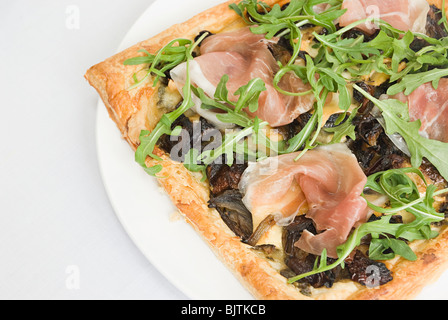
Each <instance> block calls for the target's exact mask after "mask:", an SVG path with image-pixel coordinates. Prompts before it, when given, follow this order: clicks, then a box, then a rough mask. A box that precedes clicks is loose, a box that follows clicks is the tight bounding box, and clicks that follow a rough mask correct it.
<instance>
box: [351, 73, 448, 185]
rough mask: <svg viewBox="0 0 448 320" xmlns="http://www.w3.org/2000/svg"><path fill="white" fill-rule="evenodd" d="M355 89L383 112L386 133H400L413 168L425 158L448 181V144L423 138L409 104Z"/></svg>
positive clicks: (418, 122) (419, 123)
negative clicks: (382, 98) (379, 98)
mask: <svg viewBox="0 0 448 320" xmlns="http://www.w3.org/2000/svg"><path fill="white" fill-rule="evenodd" d="M445 71H448V70H445ZM353 87H354V88H355V89H356V90H358V91H359V92H360V93H361V94H362V95H363V96H364V97H366V98H367V99H369V100H370V101H372V102H373V103H374V104H375V105H376V106H377V107H378V108H379V109H380V110H381V112H382V115H383V117H384V120H385V122H386V128H385V130H386V133H387V134H390V135H392V134H395V133H398V134H400V135H401V136H402V137H403V139H404V140H405V141H406V143H407V146H408V149H409V151H410V153H411V164H412V166H413V167H415V168H418V167H420V165H421V164H422V161H423V158H426V159H428V160H429V161H430V162H431V163H432V164H433V165H434V166H435V167H436V168H437V170H438V171H439V172H440V174H441V175H442V177H444V178H445V179H447V180H448V157H447V156H446V155H447V151H448V143H444V142H441V141H437V140H431V139H427V138H425V137H423V136H421V135H420V133H419V131H420V127H421V121H420V120H417V121H414V122H410V121H409V111H408V106H407V104H405V103H403V102H401V101H399V100H394V99H389V100H378V99H376V98H374V97H373V96H372V95H370V94H369V93H367V92H366V91H364V90H363V89H361V88H360V87H358V86H357V85H356V84H355V85H353Z"/></svg>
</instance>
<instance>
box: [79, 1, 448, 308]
mask: <svg viewBox="0 0 448 320" xmlns="http://www.w3.org/2000/svg"><path fill="white" fill-rule="evenodd" d="M446 12H447V10H446V8H445V1H436V0H428V1H426V0H291V1H276V0H265V1H257V0H240V1H227V2H224V3H222V4H221V5H218V6H216V7H214V8H211V9H209V10H206V11H204V12H202V13H200V14H199V15H197V16H195V17H192V18H191V19H190V20H188V21H186V22H184V23H181V24H176V25H173V26H172V27H171V28H169V29H167V30H165V31H164V32H162V33H160V34H158V35H156V36H155V37H152V38H151V39H148V40H145V41H142V42H140V43H138V44H136V45H134V46H132V47H130V48H129V49H127V50H124V51H123V52H121V53H118V54H116V55H114V56H112V57H110V58H108V59H106V60H105V61H103V62H101V63H99V64H97V65H95V66H93V67H92V68H90V69H89V70H88V71H87V73H86V75H85V77H86V79H87V80H88V82H89V83H90V84H91V85H92V86H93V87H94V88H95V89H96V90H97V92H98V93H99V95H100V97H101V98H102V100H103V102H104V104H105V106H106V107H107V110H108V112H109V115H110V117H111V119H112V120H113V121H114V122H115V123H116V124H117V126H118V129H119V130H120V132H121V133H122V136H123V138H124V139H125V140H126V141H127V142H128V143H129V145H130V146H131V147H132V148H133V150H134V151H135V160H136V162H137V163H138V164H140V165H141V167H142V170H144V171H146V172H147V173H148V174H149V175H150V176H152V177H155V179H157V180H158V181H159V182H160V184H161V185H162V186H163V188H164V190H165V191H166V193H167V194H168V195H169V196H170V198H171V200H172V201H173V203H174V204H175V206H176V207H177V208H178V209H179V211H180V212H181V214H182V215H183V216H184V217H185V220H186V221H187V222H188V223H189V224H190V225H191V226H192V227H193V228H194V229H195V230H196V231H197V232H198V234H199V235H200V236H201V237H202V238H203V239H204V241H205V242H206V243H207V244H208V245H209V246H210V248H211V249H212V250H213V252H214V253H215V254H216V256H217V258H219V259H220V260H221V261H222V262H223V263H224V264H225V265H226V266H227V267H228V268H229V269H230V270H231V271H232V272H233V274H234V275H235V276H236V277H237V278H238V279H239V280H240V281H241V283H242V284H243V285H244V286H245V287H246V288H247V290H248V291H249V292H250V293H251V294H252V295H253V296H254V297H255V298H257V299H279V300H280V299H281V300H286V299H315V300H319V299H411V298H414V297H416V295H417V294H418V293H419V292H420V290H421V289H422V288H423V287H424V286H425V285H427V284H428V283H431V282H432V281H435V280H436V279H437V278H438V277H439V276H440V274H441V273H442V272H443V271H444V270H445V269H446V266H447V265H448V230H447V213H448V183H447V180H448V21H447V18H446ZM153 227H154V228H157V226H153ZM148 232H151V230H148Z"/></svg>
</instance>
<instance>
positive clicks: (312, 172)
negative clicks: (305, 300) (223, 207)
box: [239, 144, 368, 258]
mask: <svg viewBox="0 0 448 320" xmlns="http://www.w3.org/2000/svg"><path fill="white" fill-rule="evenodd" d="M297 156H298V154H297V153H294V154H287V155H282V156H279V157H271V158H268V159H266V160H264V161H261V162H258V163H251V164H250V165H249V167H248V168H247V170H246V171H245V172H244V174H243V176H242V179H241V182H240V185H239V187H240V190H241V192H242V194H243V195H244V197H243V202H244V204H245V205H246V207H247V208H248V209H249V210H250V211H251V212H252V214H253V217H254V225H255V221H261V220H262V219H263V217H266V216H267V215H270V214H274V215H275V217H276V221H277V223H278V224H280V225H288V224H290V223H291V222H292V221H293V220H294V218H295V216H296V215H297V213H298V212H299V211H301V210H302V209H303V208H304V207H306V208H307V210H308V212H307V213H306V216H307V217H309V218H311V219H312V220H313V221H314V223H315V226H316V230H317V231H318V234H317V235H313V234H311V233H310V232H307V231H304V232H303V234H302V236H301V238H300V240H299V241H298V242H297V243H296V246H297V247H299V248H300V249H302V250H304V251H306V252H309V253H312V254H315V255H320V254H321V253H322V251H323V250H324V249H326V250H327V254H328V256H329V257H332V258H337V251H336V248H337V247H338V246H339V245H341V244H343V243H344V242H345V241H346V240H347V238H348V236H349V233H350V231H351V230H352V228H353V227H355V226H356V225H357V224H358V223H364V222H366V221H367V214H368V209H367V203H366V201H365V200H364V199H363V198H362V197H361V193H362V191H363V189H364V186H365V184H366V182H367V177H366V176H365V174H364V173H363V171H362V170H361V168H360V167H359V164H358V161H357V160H356V158H355V156H353V154H352V153H351V152H350V150H349V149H348V148H347V147H346V146H345V145H344V144H337V145H331V146H325V147H319V148H316V149H313V150H310V151H308V152H307V153H306V154H305V155H304V156H303V157H302V158H300V159H299V160H298V161H295V158H297Z"/></svg>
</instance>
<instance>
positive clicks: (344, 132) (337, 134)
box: [324, 108, 359, 144]
mask: <svg viewBox="0 0 448 320" xmlns="http://www.w3.org/2000/svg"><path fill="white" fill-rule="evenodd" d="M358 110H359V108H357V109H355V110H353V111H352V112H351V114H350V117H348V119H347V120H345V121H344V122H343V123H342V124H340V125H338V126H336V127H333V128H326V129H324V130H325V131H326V132H329V133H334V135H333V138H332V140H331V141H330V143H329V144H335V143H341V142H342V140H343V139H344V138H345V137H350V138H351V139H352V140H356V132H355V129H356V127H355V126H354V125H353V119H354V118H355V117H356V115H357V113H358ZM343 115H344V114H343Z"/></svg>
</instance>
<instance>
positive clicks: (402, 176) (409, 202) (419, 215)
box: [366, 168, 448, 239]
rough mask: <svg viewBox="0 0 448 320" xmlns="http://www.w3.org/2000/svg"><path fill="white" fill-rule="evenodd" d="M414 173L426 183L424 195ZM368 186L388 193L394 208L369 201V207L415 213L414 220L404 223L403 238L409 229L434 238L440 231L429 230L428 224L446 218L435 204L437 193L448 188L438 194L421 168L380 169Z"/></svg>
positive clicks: (368, 182) (385, 211) (391, 205)
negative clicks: (421, 193) (437, 209)
mask: <svg viewBox="0 0 448 320" xmlns="http://www.w3.org/2000/svg"><path fill="white" fill-rule="evenodd" d="M408 174H414V175H416V176H418V177H420V179H421V181H422V182H423V184H424V185H425V186H426V193H425V195H424V196H423V197H421V196H420V190H419V188H418V187H417V185H416V184H415V182H414V181H413V180H412V179H411V178H410V177H409V176H408ZM366 188H368V189H371V190H374V191H376V192H378V193H379V194H383V195H387V196H388V198H389V200H390V208H381V207H378V206H375V205H373V204H372V203H370V202H369V201H367V203H368V205H369V207H370V208H371V209H373V210H375V211H376V212H379V213H383V214H397V213H399V212H400V211H402V210H406V211H408V212H410V213H412V214H413V215H414V216H415V220H414V221H412V222H411V223H408V224H406V225H403V226H402V227H400V228H399V229H398V230H397V233H396V234H395V236H396V237H400V236H401V234H402V233H404V232H406V231H407V230H409V229H411V230H419V231H420V232H422V235H423V236H424V237H425V238H428V239H429V238H433V237H435V236H436V235H437V234H436V233H433V232H431V231H429V232H428V230H427V227H428V226H429V225H430V224H431V223H433V222H439V221H442V220H443V219H444V218H445V216H444V214H441V213H438V212H437V211H436V210H435V209H434V207H433V203H434V196H435V195H438V194H443V193H446V192H448V189H445V190H440V191H438V192H437V193H436V187H435V186H434V185H429V186H428V185H427V184H426V180H425V177H424V175H423V173H422V172H421V171H420V170H419V169H417V168H402V169H392V170H388V171H384V172H378V173H376V174H374V175H371V176H370V177H369V178H368V181H367V184H366Z"/></svg>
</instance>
